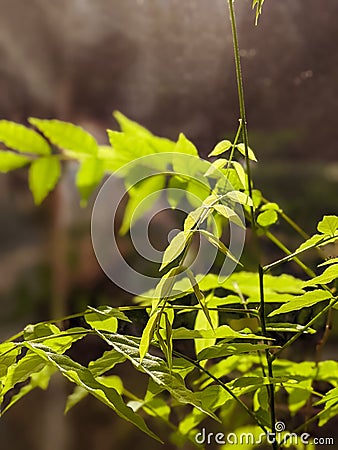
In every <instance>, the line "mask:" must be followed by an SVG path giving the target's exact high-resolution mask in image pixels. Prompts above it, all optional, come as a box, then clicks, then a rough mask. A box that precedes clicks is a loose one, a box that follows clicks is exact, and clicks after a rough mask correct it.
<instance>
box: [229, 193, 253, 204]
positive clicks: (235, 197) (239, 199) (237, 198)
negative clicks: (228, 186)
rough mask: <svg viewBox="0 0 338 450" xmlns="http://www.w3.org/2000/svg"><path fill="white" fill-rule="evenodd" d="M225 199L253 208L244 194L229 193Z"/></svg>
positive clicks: (249, 199) (250, 201)
mask: <svg viewBox="0 0 338 450" xmlns="http://www.w3.org/2000/svg"><path fill="white" fill-rule="evenodd" d="M226 197H228V198H229V199H230V200H233V201H234V202H237V203H240V204H242V205H246V206H253V202H252V200H251V198H250V197H249V196H248V195H246V194H244V192H241V191H231V192H228V193H227V194H226Z"/></svg>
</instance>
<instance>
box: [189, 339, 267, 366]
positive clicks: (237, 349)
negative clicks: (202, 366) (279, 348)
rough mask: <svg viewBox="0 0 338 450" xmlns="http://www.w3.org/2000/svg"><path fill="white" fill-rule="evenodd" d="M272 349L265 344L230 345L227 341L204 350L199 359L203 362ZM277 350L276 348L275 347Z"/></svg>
mask: <svg viewBox="0 0 338 450" xmlns="http://www.w3.org/2000/svg"><path fill="white" fill-rule="evenodd" d="M268 348H272V347H271V346H269V345H265V344H247V343H245V344H242V343H235V344H229V343H228V341H227V340H225V341H222V342H219V343H218V344H216V345H212V346H210V347H209V348H206V349H204V350H202V351H201V352H200V353H199V354H198V355H197V359H198V360H199V361H202V360H203V359H211V358H221V357H224V356H229V355H238V354H240V353H250V352H256V351H261V350H265V349H268ZM274 348H275V347H274Z"/></svg>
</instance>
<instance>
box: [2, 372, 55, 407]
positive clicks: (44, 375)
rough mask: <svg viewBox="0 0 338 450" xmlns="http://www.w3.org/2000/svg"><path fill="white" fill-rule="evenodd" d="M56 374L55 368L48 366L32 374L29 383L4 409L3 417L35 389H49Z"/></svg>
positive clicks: (20, 389)
mask: <svg viewBox="0 0 338 450" xmlns="http://www.w3.org/2000/svg"><path fill="white" fill-rule="evenodd" d="M54 372H55V369H54V367H51V366H49V365H48V366H45V367H44V368H43V369H41V370H40V371H39V372H35V373H32V374H31V375H30V380H29V383H28V384H25V385H24V386H22V387H21V388H19V392H17V393H16V394H14V395H13V396H12V397H11V399H10V402H9V403H8V404H7V405H6V407H5V408H4V409H2V411H1V415H3V414H5V413H6V412H7V411H8V410H9V408H11V407H12V406H13V405H15V403H17V402H18V401H19V400H21V399H22V398H23V397H24V396H25V395H27V394H29V393H30V392H31V391H32V390H33V389H35V388H40V389H43V390H44V391H45V390H46V389H47V388H48V385H49V381H50V378H51V376H52V375H53V373H54Z"/></svg>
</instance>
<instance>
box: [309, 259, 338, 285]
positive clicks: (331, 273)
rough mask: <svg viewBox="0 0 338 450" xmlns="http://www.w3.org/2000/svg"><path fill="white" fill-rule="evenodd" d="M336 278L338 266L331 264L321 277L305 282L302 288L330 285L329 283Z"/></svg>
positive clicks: (337, 276)
mask: <svg viewBox="0 0 338 450" xmlns="http://www.w3.org/2000/svg"><path fill="white" fill-rule="evenodd" d="M336 278H338V264H333V266H329V267H328V268H327V269H325V270H324V272H323V273H322V274H321V275H318V277H314V278H312V279H311V280H309V281H306V282H305V283H304V284H303V286H304V287H308V286H315V285H316V284H327V283H331V281H333V280H335V279H336Z"/></svg>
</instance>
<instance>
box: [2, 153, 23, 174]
mask: <svg viewBox="0 0 338 450" xmlns="http://www.w3.org/2000/svg"><path fill="white" fill-rule="evenodd" d="M29 161H30V160H29V158H26V157H25V156H22V155H17V154H16V153H13V152H4V151H0V172H3V173H7V172H10V171H11V170H14V169H19V168H20V167H24V166H26V165H27V164H28V163H29Z"/></svg>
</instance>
